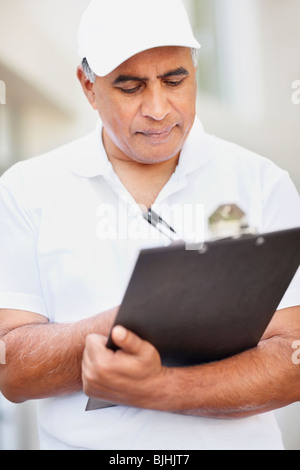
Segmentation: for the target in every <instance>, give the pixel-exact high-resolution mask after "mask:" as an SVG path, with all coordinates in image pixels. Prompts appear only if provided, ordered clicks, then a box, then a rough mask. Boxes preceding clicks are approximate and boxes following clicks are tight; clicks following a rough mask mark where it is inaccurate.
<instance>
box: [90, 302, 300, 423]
mask: <svg viewBox="0 0 300 470" xmlns="http://www.w3.org/2000/svg"><path fill="white" fill-rule="evenodd" d="M113 339H114V342H115V343H116V344H117V345H118V346H119V347H121V350H119V351H117V352H112V351H110V350H107V349H106V347H105V344H106V340H105V339H104V338H101V337H99V336H97V335H92V336H89V337H88V338H87V345H86V350H85V353H84V360H83V384H84V390H85V392H86V393H87V394H88V395H89V396H92V397H95V398H101V399H104V400H108V401H109V400H111V401H113V402H115V403H118V404H127V405H130V406H134V407H140V408H147V409H155V410H160V411H169V412H175V413H180V414H186V415H193V416H206V417H212V418H228V419H231V418H241V417H246V416H251V415H255V414H258V413H263V412H267V411H271V410H274V409H277V408H280V407H282V406H286V405H289V404H291V403H293V402H295V401H299V400H300V365H295V364H293V361H292V355H293V353H294V350H293V348H292V346H293V343H294V342H295V341H297V340H300V307H295V308H290V309H286V310H282V311H279V312H277V313H276V315H275V316H274V319H273V320H272V322H271V324H270V326H269V328H268V330H267V331H266V333H265V335H264V337H263V338H262V341H261V342H260V344H259V346H258V347H257V348H255V349H252V350H250V351H247V352H245V353H242V354H240V355H237V356H235V357H232V358H229V359H226V360H224V361H220V362H215V363H211V364H205V365H201V366H197V367H190V368H173V369H172V368H171V369H167V368H164V367H162V365H161V362H160V358H159V355H158V352H157V351H156V350H155V348H153V346H151V345H150V344H149V343H147V342H145V341H142V340H141V339H140V338H138V337H137V336H135V335H133V334H132V333H130V332H127V331H126V330H124V329H123V328H121V327H117V328H116V329H114V331H113Z"/></svg>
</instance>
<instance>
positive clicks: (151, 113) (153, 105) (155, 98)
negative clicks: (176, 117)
mask: <svg viewBox="0 0 300 470" xmlns="http://www.w3.org/2000/svg"><path fill="white" fill-rule="evenodd" d="M141 113H142V115H143V116H144V117H148V118H151V119H154V120H155V121H163V119H165V117H166V116H167V115H168V114H169V113H170V103H169V101H168V99H167V96H166V94H165V92H164V90H162V89H160V87H155V89H151V90H147V91H146V93H145V94H144V96H143V102H142V105H141Z"/></svg>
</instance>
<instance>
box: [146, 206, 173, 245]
mask: <svg viewBox="0 0 300 470" xmlns="http://www.w3.org/2000/svg"><path fill="white" fill-rule="evenodd" d="M143 217H144V219H145V220H146V221H147V222H148V224H150V225H152V226H153V227H154V228H156V229H157V230H158V231H159V232H160V233H162V234H163V235H165V236H166V237H168V238H169V239H170V240H179V237H178V235H177V234H176V231H175V230H174V229H173V227H171V226H170V225H169V224H168V223H167V222H165V221H164V220H163V219H162V218H161V217H160V216H159V215H158V214H156V213H155V212H154V211H153V210H152V209H149V211H148V212H143Z"/></svg>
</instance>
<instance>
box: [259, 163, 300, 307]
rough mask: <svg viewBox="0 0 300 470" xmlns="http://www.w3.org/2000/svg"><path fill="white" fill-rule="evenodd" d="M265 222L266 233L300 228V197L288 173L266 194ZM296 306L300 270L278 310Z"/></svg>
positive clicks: (299, 301)
mask: <svg viewBox="0 0 300 470" xmlns="http://www.w3.org/2000/svg"><path fill="white" fill-rule="evenodd" d="M263 220H264V227H263V230H264V232H270V231H275V230H285V229H290V228H296V227H300V197H299V194H298V192H297V190H296V188H295V186H294V184H293V182H292V180H291V179H290V177H289V175H288V173H286V172H283V173H281V176H280V177H279V178H278V179H277V180H275V181H274V182H273V184H272V185H271V186H270V187H269V188H268V190H267V191H266V192H265V197H264V208H263ZM296 306H300V269H299V270H298V272H297V273H296V275H295V277H294V279H293V281H292V283H291V285H290V287H289V289H288V290H287V292H286V294H285V296H284V298H283V299H282V301H281V303H280V305H279V307H278V310H282V309H284V308H290V307H296Z"/></svg>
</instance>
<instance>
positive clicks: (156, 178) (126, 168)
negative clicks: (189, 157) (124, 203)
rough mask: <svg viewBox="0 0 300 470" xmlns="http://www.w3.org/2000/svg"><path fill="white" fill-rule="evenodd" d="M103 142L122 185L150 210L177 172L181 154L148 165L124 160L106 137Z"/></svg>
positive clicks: (127, 159)
mask: <svg viewBox="0 0 300 470" xmlns="http://www.w3.org/2000/svg"><path fill="white" fill-rule="evenodd" d="M103 142H104V146H105V149H106V153H107V156H108V159H109V161H110V163H111V164H112V167H113V169H114V171H115V173H116V174H117V176H118V177H119V179H120V181H121V182H122V184H123V185H124V186H125V188H126V189H127V191H128V192H129V193H130V194H131V196H132V197H133V198H134V199H135V201H136V202H137V203H138V204H142V205H143V206H146V207H148V208H150V207H151V206H152V205H153V204H154V202H155V201H156V199H157V197H158V195H159V193H160V192H161V190H162V189H163V187H164V186H165V185H166V184H167V182H168V181H169V180H170V178H171V176H172V175H173V173H174V172H175V170H176V167H177V165H178V161H179V157H180V153H179V154H178V155H176V156H175V157H173V158H171V159H170V160H167V161H165V162H162V163H156V164H149V165H147V164H144V163H139V162H137V161H135V160H131V159H129V158H122V155H121V154H120V153H119V152H116V151H114V149H113V146H112V145H111V142H109V143H108V141H107V140H106V139H105V138H104V136H103Z"/></svg>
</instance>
